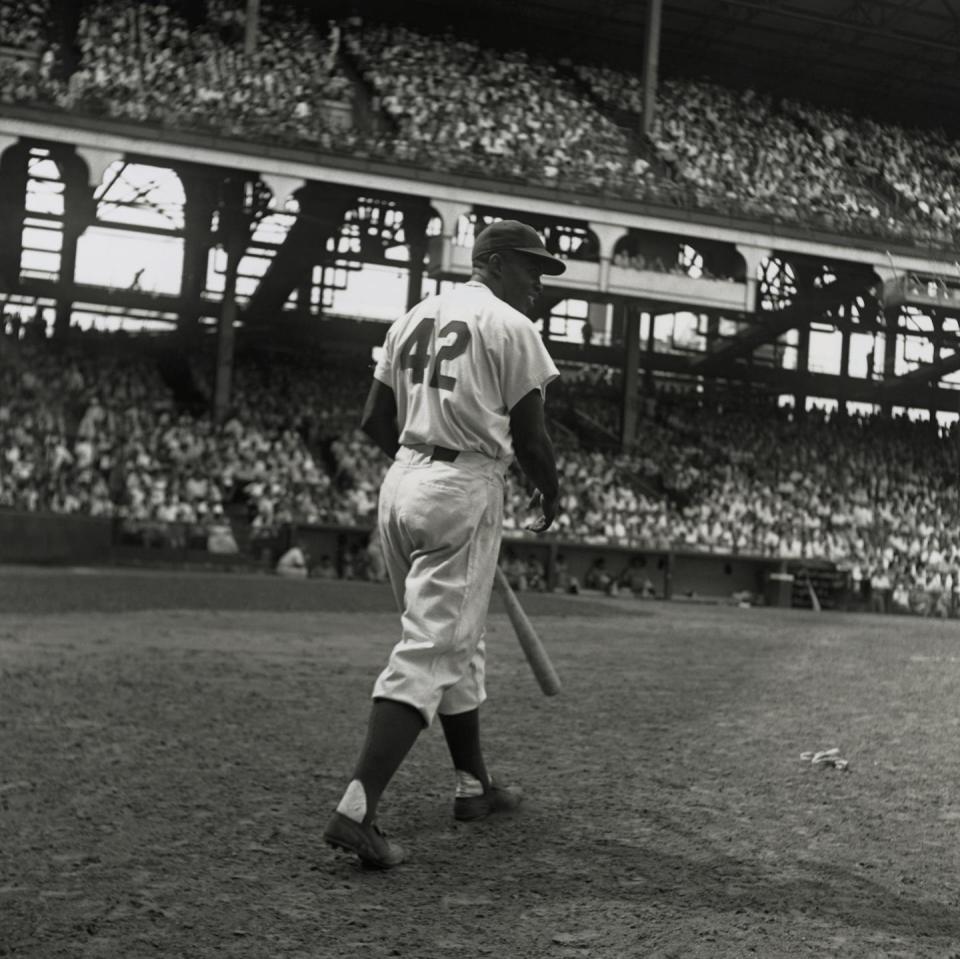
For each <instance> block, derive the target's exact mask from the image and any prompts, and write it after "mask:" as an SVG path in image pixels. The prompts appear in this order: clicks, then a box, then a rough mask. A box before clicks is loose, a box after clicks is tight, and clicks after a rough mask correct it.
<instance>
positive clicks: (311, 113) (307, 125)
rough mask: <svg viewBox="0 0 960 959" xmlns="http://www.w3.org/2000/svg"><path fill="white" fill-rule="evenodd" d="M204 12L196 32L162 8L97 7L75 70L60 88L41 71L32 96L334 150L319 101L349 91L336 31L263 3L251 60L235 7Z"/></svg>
mask: <svg viewBox="0 0 960 959" xmlns="http://www.w3.org/2000/svg"><path fill="white" fill-rule="evenodd" d="M206 9H207V18H206V21H205V23H204V24H202V25H201V26H196V25H191V24H189V23H188V22H187V20H186V19H185V18H184V17H183V16H182V15H181V14H180V13H179V12H178V11H177V10H176V9H175V8H174V7H173V6H171V5H167V4H164V3H157V4H146V3H133V4H131V3H126V2H121V0H95V2H93V3H90V4H89V5H87V6H86V7H85V9H84V12H83V16H82V18H81V20H80V27H79V31H78V36H77V45H78V47H79V51H80V60H79V65H78V67H77V69H76V70H75V71H74V72H73V73H72V75H71V76H70V77H69V79H68V80H67V81H65V82H57V81H54V80H52V79H51V78H50V76H49V75H47V74H43V75H42V76H40V78H39V90H38V91H35V93H36V94H37V95H46V97H48V98H50V99H52V100H53V102H54V103H55V104H56V105H57V106H58V107H61V108H63V109H65V110H70V111H74V110H80V111H83V112H93V113H98V114H103V115H105V116H109V117H113V118H117V119H126V120H136V121H141V122H147V123H156V124H165V125H167V126H170V127H187V128H199V129H203V130H211V131H215V132H217V133H220V134H223V135H226V136H245V137H261V138H264V139H266V138H270V139H272V138H275V137H276V138H280V139H282V140H286V141H290V142H301V143H304V144H307V143H309V144H311V145H319V146H321V147H326V148H332V147H333V146H334V140H335V139H336V138H337V137H338V136H339V134H338V132H337V131H336V130H335V129H333V128H331V125H330V123H329V122H328V118H327V116H326V114H325V113H324V112H323V111H322V110H321V109H319V106H320V102H321V101H323V100H334V101H337V100H342V101H348V100H349V98H350V96H351V94H352V87H351V84H350V81H349V80H348V78H347V77H346V76H345V75H344V73H343V72H342V70H341V69H340V67H339V64H338V60H337V54H338V49H339V44H340V33H341V31H340V27H339V25H337V24H330V27H329V35H328V36H326V37H323V36H321V35H320V34H318V33H317V32H316V31H314V30H312V29H304V24H303V22H302V21H300V20H299V19H297V18H296V16H295V14H294V13H293V12H291V11H289V9H286V8H284V7H283V6H282V5H273V4H270V3H264V4H263V6H262V8H261V15H260V19H259V38H258V43H257V45H256V48H255V49H254V50H253V52H252V53H249V54H248V53H246V52H245V51H244V27H243V17H242V15H241V12H240V8H238V6H237V4H236V3H234V2H232V0H208V2H207V5H206ZM20 99H29V97H21V98H20Z"/></svg>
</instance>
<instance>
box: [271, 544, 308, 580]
mask: <svg viewBox="0 0 960 959" xmlns="http://www.w3.org/2000/svg"><path fill="white" fill-rule="evenodd" d="M309 563H310V556H309V554H308V552H307V550H306V548H305V547H304V545H303V543H302V542H301V541H300V540H296V541H294V543H293V544H292V545H291V546H290V547H289V549H287V550H285V551H284V553H283V555H282V556H281V557H280V558H279V559H278V560H277V565H276V567H275V571H276V574H277V575H278V576H283V577H284V578H285V579H306V578H307V573H308V571H309Z"/></svg>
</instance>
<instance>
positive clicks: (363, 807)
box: [337, 779, 367, 822]
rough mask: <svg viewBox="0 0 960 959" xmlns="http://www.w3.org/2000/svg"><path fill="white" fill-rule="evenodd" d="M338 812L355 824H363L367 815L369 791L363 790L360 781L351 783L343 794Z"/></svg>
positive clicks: (356, 780)
mask: <svg viewBox="0 0 960 959" xmlns="http://www.w3.org/2000/svg"><path fill="white" fill-rule="evenodd" d="M337 812H338V813H340V815H341V816H346V817H347V819H352V820H353V821H354V822H363V817H364V816H366V814H367V791H366V790H365V789H364V788H363V783H362V782H360V780H359V779H352V780H351V781H350V785H349V786H347V791H346V792H345V793H344V794H343V799H341V800H340V804H339V805H338V806H337Z"/></svg>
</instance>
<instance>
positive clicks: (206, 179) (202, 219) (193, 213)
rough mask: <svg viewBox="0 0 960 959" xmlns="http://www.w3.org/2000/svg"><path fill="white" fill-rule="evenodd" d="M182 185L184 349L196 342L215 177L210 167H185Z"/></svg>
mask: <svg viewBox="0 0 960 959" xmlns="http://www.w3.org/2000/svg"><path fill="white" fill-rule="evenodd" d="M177 175H178V176H179V177H180V182H181V183H182V184H183V192H184V197H185V203H184V208H183V222H184V240H183V269H182V271H181V274H180V312H179V315H178V317H177V331H178V333H179V335H180V338H181V341H182V343H183V346H184V348H185V349H189V348H191V347H192V346H193V345H195V344H196V342H197V339H198V337H199V332H200V313H201V311H202V309H203V291H204V289H205V288H206V285H207V269H208V265H209V261H210V249H211V247H212V246H213V235H212V232H211V227H212V224H213V213H214V210H216V208H217V200H218V180H217V177H216V174H215V173H214V171H213V170H209V169H207V170H204V169H201V168H193V167H186V168H180V169H178V170H177Z"/></svg>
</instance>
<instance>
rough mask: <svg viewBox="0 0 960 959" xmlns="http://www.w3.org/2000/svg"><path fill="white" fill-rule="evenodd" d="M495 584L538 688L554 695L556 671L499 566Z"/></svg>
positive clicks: (556, 686) (549, 694) (556, 678)
mask: <svg viewBox="0 0 960 959" xmlns="http://www.w3.org/2000/svg"><path fill="white" fill-rule="evenodd" d="M496 585H497V589H498V590H499V591H500V595H501V596H502V597H503V605H504V606H506V607H507V615H508V616H509V617H510V622H511V623H512V624H513V631H514V632H515V633H516V634H517V639H518V640H519V642H520V648H521V649H522V650H523V655H524V656H526V657H527V662H528V663H529V664H530V669H532V670H533V675H534V676H535V677H536V680H537V682H538V683H539V684H540V689H541V690H542V691H543V694H544V695H545V696H556V695H557V693H559V692H560V677H559V676H557V671H556V670H555V669H554V668H553V663H552V662H550V657H549V656H548V655H547V651H546V650H545V649H544V648H543V643H542V642H540V637H539V636H538V635H537V631H536V630H535V629H534V628H533V623H531V622H530V620H529V618H528V617H527V614H526V613H525V612H524V611H523V607H522V606H521V605H520V601H519V600H518V599H517V597H516V595H515V594H514V592H513V590H512V589H511V588H510V584H509V583H508V582H507V577H506V576H504V575H503V570H502V569H500V567H499V566H498V567H497V572H496Z"/></svg>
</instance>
